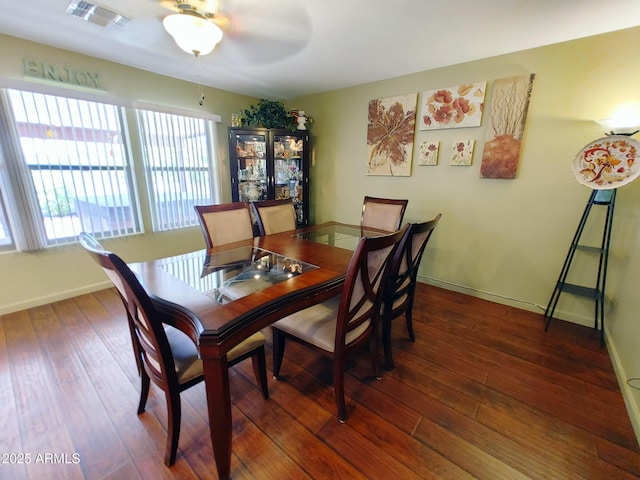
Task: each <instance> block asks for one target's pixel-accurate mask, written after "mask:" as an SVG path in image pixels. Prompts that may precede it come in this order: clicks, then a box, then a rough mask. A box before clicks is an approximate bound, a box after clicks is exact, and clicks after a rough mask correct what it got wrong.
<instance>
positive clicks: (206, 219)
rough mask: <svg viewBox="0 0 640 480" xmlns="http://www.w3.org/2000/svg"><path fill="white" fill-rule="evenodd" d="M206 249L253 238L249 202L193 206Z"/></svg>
mask: <svg viewBox="0 0 640 480" xmlns="http://www.w3.org/2000/svg"><path fill="white" fill-rule="evenodd" d="M193 208H195V210H196V213H197V214H198V219H199V220H200V226H201V227H202V233H203V234H204V240H205V243H206V244H207V248H213V247H215V246H217V245H224V244H225V243H231V242H237V241H239V240H246V239H248V238H253V219H252V218H251V205H250V204H249V202H232V203H223V204H220V205H194V207H193Z"/></svg>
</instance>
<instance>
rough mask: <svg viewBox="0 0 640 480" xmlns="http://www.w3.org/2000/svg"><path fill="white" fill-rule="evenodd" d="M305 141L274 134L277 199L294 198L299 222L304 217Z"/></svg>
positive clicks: (291, 136) (290, 136)
mask: <svg viewBox="0 0 640 480" xmlns="http://www.w3.org/2000/svg"><path fill="white" fill-rule="evenodd" d="M304 158H305V152H304V141H303V139H302V138H300V137H296V136H293V135H274V139H273V161H274V187H275V199H276V200H279V199H284V198H293V206H294V207H295V209H296V216H297V221H298V223H302V221H303V219H304V203H303V202H304V199H305V198H306V196H305V195H304V193H305V192H304V188H305V182H304V181H303V180H304V175H303V173H304V164H303V159H304Z"/></svg>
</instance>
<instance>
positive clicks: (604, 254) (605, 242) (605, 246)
mask: <svg viewBox="0 0 640 480" xmlns="http://www.w3.org/2000/svg"><path fill="white" fill-rule="evenodd" d="M615 199H616V189H610V190H593V191H592V192H591V195H590V197H589V200H588V202H587V205H586V207H585V209H584V212H583V214H582V218H581V219H580V223H579V224H578V229H577V230H576V233H575V235H574V236H573V240H572V241H571V246H570V247H569V252H568V253H567V256H566V258H565V260H564V264H563V266H562V270H561V271H560V276H559V277H558V281H557V282H556V286H555V289H554V290H553V294H552V295H551V298H550V299H549V304H548V305H547V309H546V310H545V312H544V316H545V318H546V319H547V321H546V323H545V327H544V329H545V331H547V330H548V329H549V324H550V323H551V319H552V318H553V314H554V312H555V309H556V306H557V304H558V300H559V298H560V294H561V293H563V292H565V293H569V294H571V295H575V296H579V297H585V298H589V299H592V300H594V302H595V311H594V317H595V318H594V326H593V328H594V329H596V330H597V329H598V328H599V329H600V344H601V345H603V346H604V299H605V296H604V293H605V285H606V280H607V263H608V257H609V245H610V241H611V226H612V223H613V208H614V205H615ZM594 205H601V206H605V207H606V209H607V211H606V216H605V221H604V231H603V234H602V244H601V246H600V247H594V246H589V245H581V244H580V243H579V242H580V237H581V236H582V233H583V231H584V227H585V225H586V224H587V220H588V217H589V213H590V212H591V208H592V207H593V206H594ZM578 250H580V251H583V252H588V253H596V254H598V255H599V262H598V273H597V277H596V286H595V287H587V286H583V285H576V284H573V283H568V282H567V281H566V280H567V276H568V274H569V270H570V268H571V263H572V262H573V259H574V254H575V253H576V251H578Z"/></svg>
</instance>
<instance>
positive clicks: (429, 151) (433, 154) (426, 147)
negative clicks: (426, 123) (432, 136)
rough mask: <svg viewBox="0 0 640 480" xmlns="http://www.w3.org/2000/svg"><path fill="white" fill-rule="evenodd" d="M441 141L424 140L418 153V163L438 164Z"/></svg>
mask: <svg viewBox="0 0 640 480" xmlns="http://www.w3.org/2000/svg"><path fill="white" fill-rule="evenodd" d="M439 144H440V142H422V143H421V144H420V151H419V153H418V165H437V164H438V146H439Z"/></svg>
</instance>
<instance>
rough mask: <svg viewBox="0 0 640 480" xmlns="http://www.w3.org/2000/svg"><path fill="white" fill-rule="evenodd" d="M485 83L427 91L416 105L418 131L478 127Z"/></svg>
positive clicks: (480, 119) (482, 107)
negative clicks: (418, 118) (418, 110)
mask: <svg viewBox="0 0 640 480" xmlns="http://www.w3.org/2000/svg"><path fill="white" fill-rule="evenodd" d="M486 89H487V82H478V83H469V84H466V85H458V86H457V87H449V88H440V89H437V90H427V91H426V92H424V93H423V94H422V100H421V103H420V130H441V129H445V128H463V127H478V126H480V123H481V122H482V112H483V110H484V94H485V91H486Z"/></svg>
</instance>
